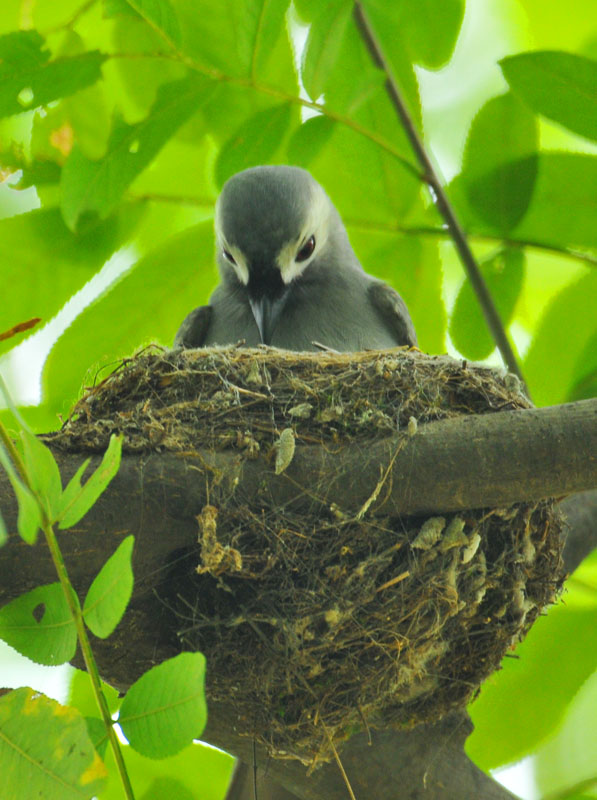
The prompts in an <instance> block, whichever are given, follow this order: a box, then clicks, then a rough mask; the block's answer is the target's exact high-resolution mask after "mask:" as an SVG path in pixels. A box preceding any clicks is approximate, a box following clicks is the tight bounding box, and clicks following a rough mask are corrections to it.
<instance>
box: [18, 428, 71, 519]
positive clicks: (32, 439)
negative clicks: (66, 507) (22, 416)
mask: <svg viewBox="0 0 597 800" xmlns="http://www.w3.org/2000/svg"><path fill="white" fill-rule="evenodd" d="M20 434H21V441H22V443H23V458H24V462H25V468H26V470H27V476H28V478H29V484H30V486H31V488H32V489H33V491H34V492H35V493H36V494H37V496H38V497H39V498H40V500H41V501H42V502H43V503H44V505H45V507H46V509H47V512H48V516H49V518H50V521H53V519H54V517H55V515H56V514H57V513H58V509H59V508H60V502H61V499H62V481H61V478H60V470H59V469H58V464H57V463H56V459H55V458H54V456H53V454H52V451H51V450H50V448H49V447H46V445H45V444H43V442H41V441H40V440H39V439H38V438H37V436H35V435H34V434H33V433H31V431H28V430H26V429H25V428H23V429H22V430H21V431H20Z"/></svg>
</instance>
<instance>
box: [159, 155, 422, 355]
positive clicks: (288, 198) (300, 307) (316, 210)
mask: <svg viewBox="0 0 597 800" xmlns="http://www.w3.org/2000/svg"><path fill="white" fill-rule="evenodd" d="M215 233H216V247H217V258H218V266H219V270H220V276H221V282H220V284H219V286H217V288H216V289H215V291H214V293H213V294H212V296H211V298H210V301H209V305H208V306H201V307H199V308H196V309H195V310H194V311H191V313H190V314H189V315H188V316H187V317H186V319H185V320H184V321H183V323H182V325H181V326H180V328H179V331H178V333H177V334H176V339H175V342H174V345H175V347H203V346H206V345H216V344H219V345H226V344H235V343H236V342H238V341H240V340H244V341H245V343H246V344H247V345H249V346H254V345H258V344H267V345H273V346H275V347H282V348H285V349H287V350H317V349H319V346H321V345H323V346H324V347H328V348H331V349H333V350H338V351H340V352H351V351H355V350H363V349H383V348H389V347H396V346H397V345H416V343H417V337H416V334H415V329H414V327H413V324H412V321H411V318H410V315H409V313H408V309H407V308H406V305H405V303H404V301H403V300H402V298H401V297H400V295H399V294H398V293H397V292H396V291H394V289H392V288H391V287H390V286H388V285H387V284H386V283H384V282H383V281H380V280H378V279H376V278H373V277H372V276H371V275H368V274H367V273H366V272H365V271H364V270H363V268H362V266H361V264H360V263H359V261H358V259H357V257H356V255H355V254H354V251H353V249H352V247H351V245H350V242H349V241H348V236H347V234H346V229H345V228H344V225H343V223H342V220H341V219H340V215H339V214H338V212H337V211H336V209H335V208H334V206H333V204H332V202H331V201H330V199H329V198H328V196H327V195H326V193H325V192H324V190H323V189H322V187H321V186H320V185H319V184H318V183H317V181H315V180H314V179H313V178H312V177H311V175H309V173H308V172H306V171H305V170H303V169H299V168H298V167H287V166H267V167H253V168H252V169H247V170H244V171H243V172H239V173H238V174H237V175H234V176H233V177H232V178H230V179H229V180H228V181H227V182H226V183H225V184H224V187H223V189H222V192H221V194H220V197H219V198H218V201H217V203H216V213H215Z"/></svg>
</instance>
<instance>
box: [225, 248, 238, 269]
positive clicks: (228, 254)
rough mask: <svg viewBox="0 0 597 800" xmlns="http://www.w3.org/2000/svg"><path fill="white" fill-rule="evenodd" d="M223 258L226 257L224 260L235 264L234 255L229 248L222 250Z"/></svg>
mask: <svg viewBox="0 0 597 800" xmlns="http://www.w3.org/2000/svg"><path fill="white" fill-rule="evenodd" d="M224 258H225V259H226V261H229V262H230V263H231V264H234V265H235V266H236V261H235V259H234V256H233V255H232V253H231V252H230V251H229V250H224Z"/></svg>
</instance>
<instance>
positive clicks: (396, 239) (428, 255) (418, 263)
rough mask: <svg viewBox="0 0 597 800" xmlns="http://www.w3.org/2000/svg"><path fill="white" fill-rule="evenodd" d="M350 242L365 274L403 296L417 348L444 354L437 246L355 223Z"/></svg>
mask: <svg viewBox="0 0 597 800" xmlns="http://www.w3.org/2000/svg"><path fill="white" fill-rule="evenodd" d="M348 234H349V236H350V241H351V243H352V245H353V246H354V249H355V252H356V254H357V256H358V258H359V261H360V262H361V263H362V264H363V266H364V268H365V269H366V270H367V272H370V273H371V274H372V275H375V276H376V277H378V278H382V279H383V280H385V281H387V282H388V283H389V284H390V285H391V286H393V287H394V288H395V289H396V291H397V292H399V294H400V295H401V296H402V298H403V299H404V301H405V303H406V305H407V306H408V310H409V312H410V315H411V317H412V319H413V322H414V325H415V329H416V331H417V337H418V340H419V346H420V347H421V349H422V350H424V351H425V352H431V353H443V352H445V332H446V309H445V305H444V302H443V299H442V272H441V262H440V259H439V251H438V243H437V241H434V240H433V239H423V238H421V239H419V238H416V237H415V236H403V235H400V234H397V233H395V232H390V231H385V232H382V231H375V230H374V229H373V230H372V229H371V228H370V227H368V226H367V225H364V226H363V227H362V228H359V225H358V222H355V223H354V224H353V225H351V226H350V227H349V228H348Z"/></svg>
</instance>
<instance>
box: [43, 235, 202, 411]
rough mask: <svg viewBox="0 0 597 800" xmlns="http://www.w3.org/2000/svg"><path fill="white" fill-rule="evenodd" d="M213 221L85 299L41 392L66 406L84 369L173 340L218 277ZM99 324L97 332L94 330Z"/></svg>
mask: <svg viewBox="0 0 597 800" xmlns="http://www.w3.org/2000/svg"><path fill="white" fill-rule="evenodd" d="M213 252H214V240H213V226H212V223H211V221H210V222H206V223H201V224H200V225H197V226H195V227H193V228H189V229H187V230H186V231H184V232H183V233H181V234H178V235H177V236H173V237H171V238H170V239H168V240H167V241H166V242H165V243H164V244H163V245H161V246H160V247H158V248H156V249H155V250H154V251H153V252H151V253H150V254H149V255H148V256H146V257H145V258H142V259H140V261H139V262H138V263H137V265H136V266H135V268H134V269H132V270H131V271H130V272H129V273H127V274H126V275H125V276H123V277H122V278H121V279H120V280H119V281H118V282H117V283H115V284H114V285H113V286H111V287H110V289H109V291H107V292H106V293H104V294H103V295H102V296H101V297H100V298H98V299H97V300H96V301H95V302H94V303H92V304H91V305H89V306H88V307H87V308H86V309H85V310H84V311H83V312H82V313H81V314H80V315H79V316H78V317H77V319H76V320H75V321H74V323H73V324H72V325H71V326H70V328H68V329H67V330H66V331H65V333H64V334H63V336H61V337H60V339H58V341H57V343H56V345H55V346H54V348H53V349H52V351H51V352H50V355H49V357H48V360H47V361H46V365H45V370H44V375H43V381H44V393H47V395H46V396H47V397H48V399H49V400H50V401H51V402H52V403H53V404H55V405H56V406H59V407H61V408H62V409H64V410H66V408H67V407H68V406H67V404H70V403H71V402H72V400H73V399H74V398H75V397H76V396H77V394H78V392H79V388H80V386H81V382H82V379H83V376H84V375H85V372H86V370H88V369H89V368H90V366H92V367H93V369H94V372H95V370H96V366H97V365H98V364H102V365H104V364H107V363H111V364H112V366H113V367H114V366H115V364H114V361H115V359H118V358H122V357H123V356H125V355H129V354H130V353H131V352H133V350H135V349H136V348H138V347H139V345H140V344H142V343H144V342H147V341H151V340H153V341H156V340H157V341H160V342H162V343H164V344H171V343H172V341H173V340H174V335H175V333H176V330H177V328H178V326H179V325H180V323H181V322H182V320H183V319H184V317H185V316H186V315H187V314H188V312H189V311H190V310H191V309H192V308H194V307H195V306H197V305H200V304H201V303H202V302H205V301H206V300H207V296H208V292H209V291H210V290H211V288H212V287H213V285H214V283H215V282H216V270H215V267H214V257H213ZM98 330H101V331H102V335H101V337H98V336H97V334H96V331H98Z"/></svg>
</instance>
